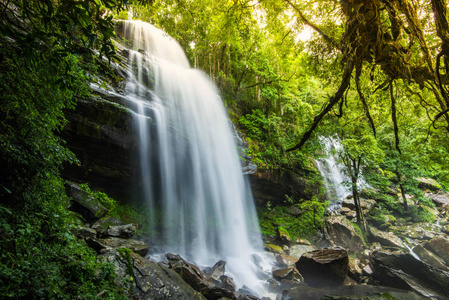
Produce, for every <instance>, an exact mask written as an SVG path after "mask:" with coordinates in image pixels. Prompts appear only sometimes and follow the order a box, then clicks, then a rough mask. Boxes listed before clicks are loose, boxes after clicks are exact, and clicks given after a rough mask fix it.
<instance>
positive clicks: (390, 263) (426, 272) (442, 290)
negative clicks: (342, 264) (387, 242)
mask: <svg viewBox="0 0 449 300" xmlns="http://www.w3.org/2000/svg"><path fill="white" fill-rule="evenodd" d="M371 264H372V266H373V271H374V273H373V279H374V280H376V281H378V282H379V283H380V284H383V285H386V286H390V287H395V288H400V289H407V290H411V291H415V292H416V293H418V294H420V295H422V296H424V297H441V299H447V295H449V284H448V278H449V273H448V272H446V271H443V270H439V269H436V268H434V267H432V266H430V265H429V264H426V263H425V262H422V261H420V260H418V259H416V258H414V257H413V256H412V255H410V254H391V253H386V252H376V253H374V254H373V255H372V256H371Z"/></svg>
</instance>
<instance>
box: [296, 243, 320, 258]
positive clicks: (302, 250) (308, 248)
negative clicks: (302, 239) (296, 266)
mask: <svg viewBox="0 0 449 300" xmlns="http://www.w3.org/2000/svg"><path fill="white" fill-rule="evenodd" d="M316 249H317V248H316V247H315V246H311V245H294V246H291V247H290V251H289V255H290V256H292V257H294V258H296V259H297V260H298V259H299V258H300V257H301V255H303V254H304V253H306V252H309V251H313V250H316Z"/></svg>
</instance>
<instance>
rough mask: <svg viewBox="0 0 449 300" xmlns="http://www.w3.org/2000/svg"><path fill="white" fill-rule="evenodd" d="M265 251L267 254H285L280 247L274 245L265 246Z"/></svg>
mask: <svg viewBox="0 0 449 300" xmlns="http://www.w3.org/2000/svg"><path fill="white" fill-rule="evenodd" d="M264 246H265V250H267V251H268V252H273V253H278V254H285V252H284V250H282V248H281V246H278V245H274V244H265V245H264Z"/></svg>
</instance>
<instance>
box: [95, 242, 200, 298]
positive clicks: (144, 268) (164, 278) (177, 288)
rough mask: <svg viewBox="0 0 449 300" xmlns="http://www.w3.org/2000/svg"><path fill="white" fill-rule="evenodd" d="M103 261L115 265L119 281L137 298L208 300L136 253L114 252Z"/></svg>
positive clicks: (167, 271)
mask: <svg viewBox="0 0 449 300" xmlns="http://www.w3.org/2000/svg"><path fill="white" fill-rule="evenodd" d="M100 259H101V260H103V261H105V262H109V263H113V264H114V266H115V268H114V269H115V272H116V274H117V282H118V283H119V284H121V285H123V286H124V288H125V289H127V290H132V291H133V298H135V299H177V300H183V299H194V300H205V299H206V298H205V297H204V296H203V295H202V294H200V293H198V292H197V291H195V290H194V289H193V288H192V287H191V286H189V285H188V284H187V283H186V282H185V281H184V280H183V279H182V278H181V276H179V275H178V274H177V273H176V272H175V271H173V270H171V269H168V268H165V267H163V266H160V265H158V264H157V263H155V262H152V261H150V260H148V259H146V258H143V257H142V256H140V255H138V254H136V253H134V252H129V251H120V250H119V251H118V250H113V251H109V252H107V253H106V254H103V255H100Z"/></svg>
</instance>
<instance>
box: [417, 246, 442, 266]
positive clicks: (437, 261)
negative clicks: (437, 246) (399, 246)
mask: <svg viewBox="0 0 449 300" xmlns="http://www.w3.org/2000/svg"><path fill="white" fill-rule="evenodd" d="M413 252H414V253H415V254H416V255H418V256H419V258H420V259H421V260H422V261H423V262H425V263H428V264H429V265H431V266H432V267H434V268H438V269H442V270H446V271H448V268H447V266H446V265H445V263H444V260H443V259H442V258H441V257H439V256H438V255H436V254H434V253H432V252H430V251H429V250H427V249H426V248H424V247H423V246H421V245H417V246H415V247H414V248H413Z"/></svg>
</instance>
